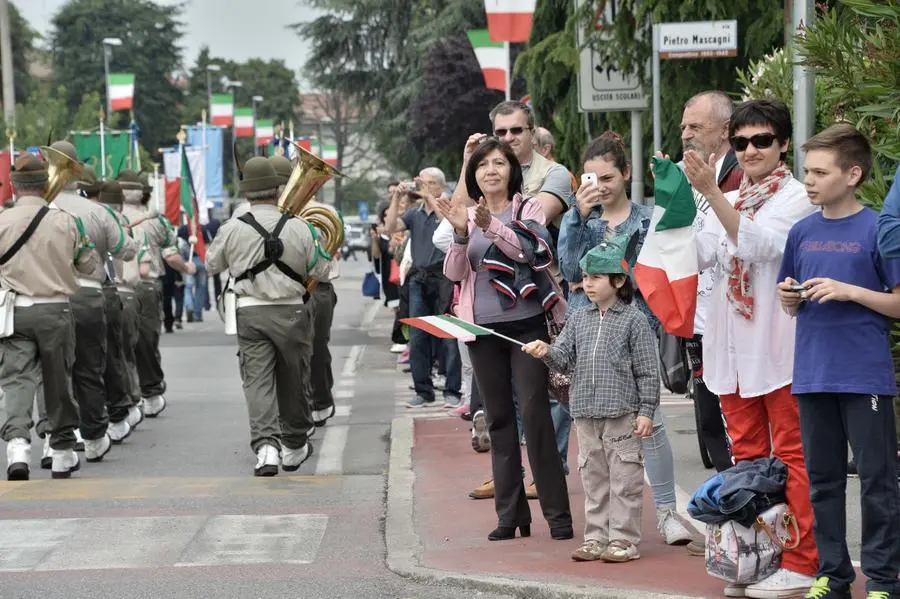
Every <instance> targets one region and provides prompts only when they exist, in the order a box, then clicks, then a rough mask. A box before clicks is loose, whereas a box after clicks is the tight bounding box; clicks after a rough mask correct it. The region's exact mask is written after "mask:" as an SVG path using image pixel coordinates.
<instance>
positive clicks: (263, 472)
mask: <svg viewBox="0 0 900 599" xmlns="http://www.w3.org/2000/svg"><path fill="white" fill-rule="evenodd" d="M280 462H281V460H280V459H279V458H278V450H277V449H275V448H274V447H272V446H271V445H269V444H266V445H262V446H260V448H259V449H258V450H257V451H256V468H254V469H253V476H275V475H276V474H278V466H279V464H280Z"/></svg>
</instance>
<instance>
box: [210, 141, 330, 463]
mask: <svg viewBox="0 0 900 599" xmlns="http://www.w3.org/2000/svg"><path fill="white" fill-rule="evenodd" d="M278 187H279V179H278V176H277V175H276V174H275V169H274V168H273V167H272V165H271V163H269V161H268V160H266V159H265V158H261V157H255V158H251V159H250V160H248V161H247V162H246V164H244V167H243V178H242V181H241V192H242V193H243V194H244V195H245V196H246V198H247V200H248V201H249V202H250V211H249V212H248V213H246V214H244V215H242V216H241V217H240V218H239V219H231V220H229V221H228V222H227V223H225V224H224V225H222V228H221V229H219V234H218V235H216V238H215V239H214V240H213V242H212V244H211V245H210V246H209V248H208V250H207V253H206V262H207V269H208V270H209V272H210V273H211V274H215V273H218V272H224V271H226V270H227V271H228V272H229V274H230V275H231V276H232V277H233V278H234V292H235V296H236V304H237V337H238V356H239V363H240V370H241V379H242V381H243V388H244V397H245V399H246V401H247V411H248V413H249V421H250V447H251V448H252V450H253V452H254V453H255V454H256V458H257V461H256V466H255V468H254V471H253V472H254V474H255V475H256V476H274V475H275V474H277V473H278V466H279V464H280V465H281V467H282V468H283V469H284V470H286V471H289V472H292V471H295V470H297V469H298V468H299V467H300V465H301V464H302V463H303V462H304V461H306V460H307V459H308V458H309V456H310V455H311V454H312V446H311V445H310V444H309V442H308V432H309V430H310V429H311V428H313V422H312V417H311V414H310V406H309V400H308V398H307V397H306V393H305V392H303V390H304V389H305V384H306V380H307V378H308V374H309V355H310V354H311V352H312V340H311V333H312V321H311V318H310V310H309V306H307V305H306V304H305V303H304V299H303V298H304V296H305V295H306V293H307V291H306V287H304V284H303V281H304V280H305V279H306V278H307V277H312V278H313V279H324V278H325V277H326V276H327V272H328V261H327V260H321V259H318V255H317V253H316V248H315V245H314V243H313V235H312V231H311V229H310V227H309V225H308V224H307V223H306V222H305V221H303V220H301V219H298V218H293V217H290V216H289V215H286V214H282V213H281V211H279V209H278V207H277V205H276V204H277V201H278ZM298 389H300V390H301V393H300V394H299V396H298V393H297V390H298ZM279 450H280V452H281V455H280V456H279Z"/></svg>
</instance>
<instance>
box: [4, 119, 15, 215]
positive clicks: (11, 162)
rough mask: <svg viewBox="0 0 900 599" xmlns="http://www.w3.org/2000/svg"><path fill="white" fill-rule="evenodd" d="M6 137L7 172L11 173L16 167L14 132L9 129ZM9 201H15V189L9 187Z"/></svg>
mask: <svg viewBox="0 0 900 599" xmlns="http://www.w3.org/2000/svg"><path fill="white" fill-rule="evenodd" d="M6 137H7V138H8V139H9V172H10V173H12V170H13V167H15V165H16V130H15V129H13V128H12V127H10V128H9V129H7V130H6ZM9 199H10V200H11V201H13V202H15V201H16V194H15V188H13V187H12V186H10V194H9Z"/></svg>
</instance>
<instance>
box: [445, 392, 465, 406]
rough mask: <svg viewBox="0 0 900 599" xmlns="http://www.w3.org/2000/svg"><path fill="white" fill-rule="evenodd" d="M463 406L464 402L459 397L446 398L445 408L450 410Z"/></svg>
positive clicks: (447, 396)
mask: <svg viewBox="0 0 900 599" xmlns="http://www.w3.org/2000/svg"><path fill="white" fill-rule="evenodd" d="M461 405H463V400H462V397H460V396H459V395H445V396H444V407H445V408H447V409H448V410H449V409H456V408H459V407H460V406H461Z"/></svg>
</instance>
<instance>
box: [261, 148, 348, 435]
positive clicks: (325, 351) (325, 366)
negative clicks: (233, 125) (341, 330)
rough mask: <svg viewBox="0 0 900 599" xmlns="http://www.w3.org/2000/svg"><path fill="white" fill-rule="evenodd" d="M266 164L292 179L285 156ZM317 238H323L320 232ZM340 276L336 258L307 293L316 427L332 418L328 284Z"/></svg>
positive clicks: (331, 295)
mask: <svg viewBox="0 0 900 599" xmlns="http://www.w3.org/2000/svg"><path fill="white" fill-rule="evenodd" d="M269 161H270V162H271V163H272V166H273V167H274V168H275V174H276V175H278V178H279V179H280V180H281V185H282V186H283V185H286V184H287V182H288V179H290V177H291V171H292V170H293V168H294V167H293V165H292V164H291V161H290V160H288V159H287V158H285V157H284V156H270V157H269ZM307 206H310V207H312V206H318V207H323V208H325V209H326V210H331V211H333V212H334V213H335V214H337V211H336V210H335V209H334V207H332V206H329V205H328V204H323V203H321V202H317V201H315V200H311V201H310V202H309V204H307ZM318 233H319V237H320V238H321V236H322V235H323V234H324V232H323V231H319V232H318ZM338 276H340V266H339V265H338V262H337V257H336V256H335V257H334V258H332V260H331V263H330V265H329V267H328V274H327V276H326V277H325V279H326V280H323V281H320V282H318V283H317V284H316V285H315V287H313V289H312V290H311V291H310V296H311V297H310V302H309V305H310V309H311V311H312V319H313V349H312V356H311V357H310V371H309V398H310V403H311V405H312V419H313V424H314V425H315V426H325V423H326V422H327V421H328V419H329V418H331V417H332V416H334V396H333V395H332V392H331V390H332V387H334V374H333V372H332V369H331V350H330V349H329V347H328V344H329V343H330V342H331V323H332V321H333V320H334V307H335V306H336V305H337V294H335V292H334V284H333V283H332V282H331V281H333V280H335V279H337V278H338Z"/></svg>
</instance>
